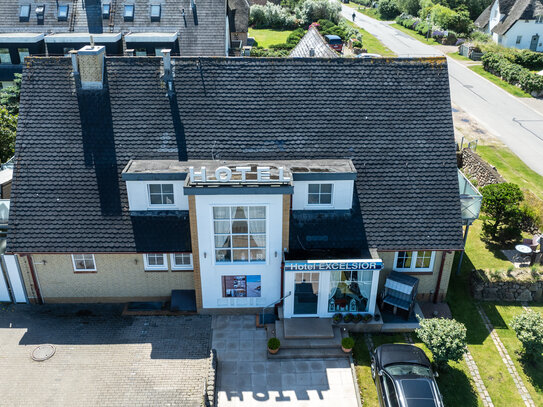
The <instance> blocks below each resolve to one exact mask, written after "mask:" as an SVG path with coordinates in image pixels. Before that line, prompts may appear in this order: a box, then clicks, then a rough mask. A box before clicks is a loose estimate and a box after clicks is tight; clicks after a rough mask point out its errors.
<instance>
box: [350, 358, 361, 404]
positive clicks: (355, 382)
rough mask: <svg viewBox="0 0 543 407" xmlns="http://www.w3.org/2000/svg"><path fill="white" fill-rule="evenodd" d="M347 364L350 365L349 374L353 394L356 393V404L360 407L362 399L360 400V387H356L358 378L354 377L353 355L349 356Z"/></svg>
mask: <svg viewBox="0 0 543 407" xmlns="http://www.w3.org/2000/svg"><path fill="white" fill-rule="evenodd" d="M349 363H350V364H351V374H352V375H353V383H354V392H355V393H356V402H357V404H358V407H362V399H361V398H360V387H358V378H357V377H356V369H355V367H354V360H353V355H352V354H350V355H349Z"/></svg>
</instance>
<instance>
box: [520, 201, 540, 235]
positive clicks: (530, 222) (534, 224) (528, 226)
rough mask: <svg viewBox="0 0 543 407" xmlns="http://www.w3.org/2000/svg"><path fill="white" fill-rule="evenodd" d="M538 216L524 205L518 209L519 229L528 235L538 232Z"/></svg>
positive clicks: (529, 207)
mask: <svg viewBox="0 0 543 407" xmlns="http://www.w3.org/2000/svg"><path fill="white" fill-rule="evenodd" d="M539 222H540V219H539V216H538V214H537V212H536V211H535V209H534V208H533V207H531V206H529V205H527V204H525V203H523V205H522V206H521V207H520V228H521V229H522V230H523V231H525V232H528V233H532V234H535V233H537V232H538V231H539Z"/></svg>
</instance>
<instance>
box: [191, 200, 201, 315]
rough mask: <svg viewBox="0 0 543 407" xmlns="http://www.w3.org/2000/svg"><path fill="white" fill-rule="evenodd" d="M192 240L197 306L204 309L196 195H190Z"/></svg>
mask: <svg viewBox="0 0 543 407" xmlns="http://www.w3.org/2000/svg"><path fill="white" fill-rule="evenodd" d="M188 198H189V224H190V240H191V243H192V264H193V266H194V273H193V275H194V290H195V291H196V308H197V309H198V311H200V310H201V309H202V306H203V304H202V277H201V272H200V248H199V246H198V221H197V217H196V197H195V196H194V195H189V197H188Z"/></svg>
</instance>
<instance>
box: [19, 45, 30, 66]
mask: <svg viewBox="0 0 543 407" xmlns="http://www.w3.org/2000/svg"><path fill="white" fill-rule="evenodd" d="M17 51H18V52H19V63H20V64H22V63H23V62H24V60H25V58H26V57H27V56H29V55H30V52H29V51H28V48H18V49H17Z"/></svg>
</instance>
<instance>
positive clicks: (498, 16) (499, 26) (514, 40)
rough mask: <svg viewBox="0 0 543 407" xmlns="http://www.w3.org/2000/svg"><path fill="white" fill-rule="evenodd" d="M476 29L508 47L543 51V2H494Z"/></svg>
mask: <svg viewBox="0 0 543 407" xmlns="http://www.w3.org/2000/svg"><path fill="white" fill-rule="evenodd" d="M475 26H476V27H478V28H479V29H481V30H482V31H483V32H485V33H487V34H490V35H492V38H493V39H494V42H496V43H498V44H501V45H503V46H505V47H510V48H513V47H514V48H520V49H530V50H532V51H539V52H542V51H543V0H494V1H493V2H492V4H490V6H488V7H487V8H486V9H485V11H483V12H482V13H481V15H480V16H479V18H477V20H475Z"/></svg>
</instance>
